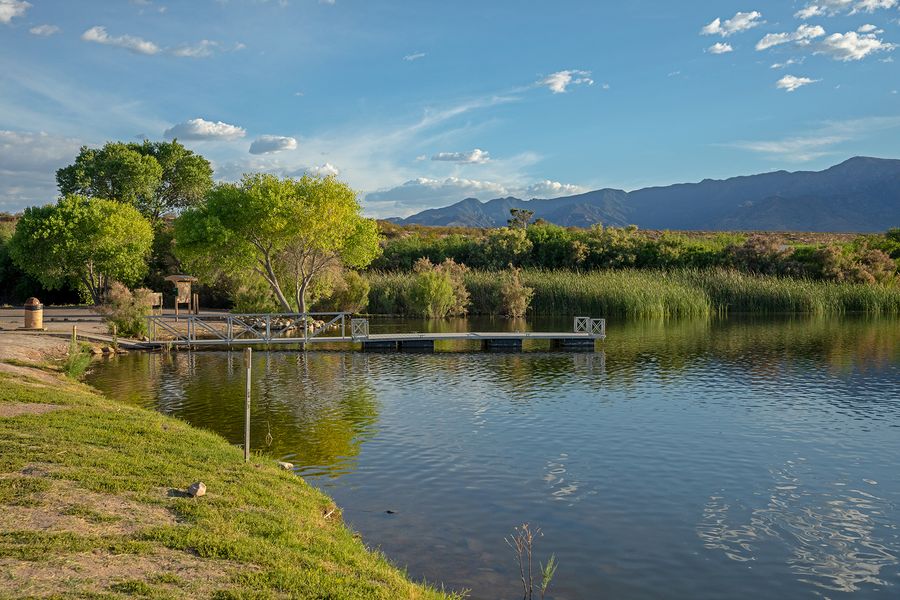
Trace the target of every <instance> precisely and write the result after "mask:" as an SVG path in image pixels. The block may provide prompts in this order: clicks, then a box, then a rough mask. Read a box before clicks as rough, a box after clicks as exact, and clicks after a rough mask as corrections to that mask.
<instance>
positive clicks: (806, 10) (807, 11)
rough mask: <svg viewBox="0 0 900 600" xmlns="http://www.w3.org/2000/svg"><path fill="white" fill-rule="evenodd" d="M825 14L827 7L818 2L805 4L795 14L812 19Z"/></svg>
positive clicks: (799, 17) (801, 17)
mask: <svg viewBox="0 0 900 600" xmlns="http://www.w3.org/2000/svg"><path fill="white" fill-rule="evenodd" d="M824 14H825V8H824V7H822V6H819V5H817V4H810V5H808V6H805V7H803V8H801V9H800V10H798V11H797V12H795V13H794V16H795V17H796V18H798V19H803V20H806V19H811V18H813V17H821V16H822V15H824Z"/></svg>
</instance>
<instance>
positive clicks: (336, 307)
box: [316, 270, 369, 313]
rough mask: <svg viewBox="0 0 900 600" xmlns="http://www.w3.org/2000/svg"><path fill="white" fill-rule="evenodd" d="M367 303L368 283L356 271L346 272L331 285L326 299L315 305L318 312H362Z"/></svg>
mask: <svg viewBox="0 0 900 600" xmlns="http://www.w3.org/2000/svg"><path fill="white" fill-rule="evenodd" d="M368 303H369V281H368V280H367V279H366V278H365V277H363V276H362V275H360V274H359V272H357V271H351V270H348V271H346V272H345V273H343V275H342V276H341V277H340V278H339V279H338V281H337V282H335V284H334V285H333V288H332V290H331V293H330V294H329V295H328V297H326V298H323V299H322V300H321V301H320V302H319V303H318V304H317V305H316V308H317V309H318V310H324V311H335V312H351V313H358V312H362V311H363V309H365V308H366V305H367V304H368Z"/></svg>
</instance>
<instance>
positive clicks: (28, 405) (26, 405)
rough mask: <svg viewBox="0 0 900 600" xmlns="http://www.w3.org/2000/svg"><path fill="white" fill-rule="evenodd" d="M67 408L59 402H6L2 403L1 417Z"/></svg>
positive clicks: (37, 413) (0, 408)
mask: <svg viewBox="0 0 900 600" xmlns="http://www.w3.org/2000/svg"><path fill="white" fill-rule="evenodd" d="M62 408H66V407H65V406H60V405H59V404H42V403H39V402H33V403H32V402H4V403H2V404H0V418H11V417H18V416H20V415H42V414H44V413H48V412H52V411H54V410H60V409H62Z"/></svg>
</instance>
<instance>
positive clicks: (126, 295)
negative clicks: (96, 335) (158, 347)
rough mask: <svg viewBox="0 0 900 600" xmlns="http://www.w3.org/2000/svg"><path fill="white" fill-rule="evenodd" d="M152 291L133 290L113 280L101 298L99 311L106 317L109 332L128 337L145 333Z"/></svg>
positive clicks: (136, 336)
mask: <svg viewBox="0 0 900 600" xmlns="http://www.w3.org/2000/svg"><path fill="white" fill-rule="evenodd" d="M152 294H153V292H152V291H151V290H148V289H146V288H138V289H136V290H135V291H134V292H132V291H131V290H129V289H128V288H127V287H125V286H124V285H122V284H121V283H119V282H114V283H113V284H112V285H111V286H110V288H109V291H108V292H107V293H106V296H105V298H104V299H103V304H101V305H100V307H99V311H100V314H102V315H103V316H104V317H105V318H106V322H107V325H108V327H109V330H110V332H112V331H113V326H115V332H116V334H117V335H122V336H125V337H130V338H141V337H143V336H145V335H147V316H148V315H149V314H150V311H151V310H152V308H153V297H152Z"/></svg>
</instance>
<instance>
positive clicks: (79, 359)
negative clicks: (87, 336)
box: [62, 339, 91, 379]
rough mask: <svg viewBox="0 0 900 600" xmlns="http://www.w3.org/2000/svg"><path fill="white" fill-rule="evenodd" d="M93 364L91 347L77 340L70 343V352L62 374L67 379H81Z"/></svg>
mask: <svg viewBox="0 0 900 600" xmlns="http://www.w3.org/2000/svg"><path fill="white" fill-rule="evenodd" d="M90 364H91V345H90V344H81V343H79V342H78V341H76V340H75V339H73V340H72V341H71V342H69V351H68V353H67V354H66V358H65V360H63V363H62V372H63V373H65V374H66V377H70V378H72V379H81V376H82V375H84V372H85V371H87V368H88V366H89V365H90Z"/></svg>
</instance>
